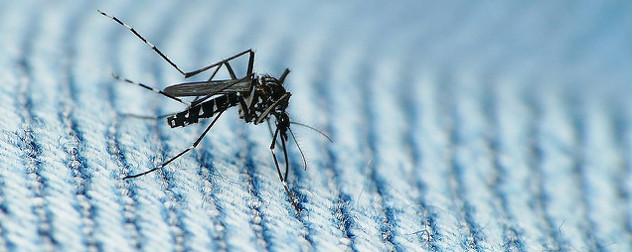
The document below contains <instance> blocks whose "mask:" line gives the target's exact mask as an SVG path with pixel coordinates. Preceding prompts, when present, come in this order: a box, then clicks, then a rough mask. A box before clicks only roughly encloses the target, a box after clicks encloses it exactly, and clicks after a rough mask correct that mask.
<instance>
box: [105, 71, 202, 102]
mask: <svg viewBox="0 0 632 252" xmlns="http://www.w3.org/2000/svg"><path fill="white" fill-rule="evenodd" d="M112 76H113V77H114V78H115V79H117V80H120V81H124V82H127V83H129V84H133V85H136V86H140V87H143V88H145V89H148V90H151V91H153V92H156V93H159V94H161V95H164V96H166V97H169V98H171V99H173V100H175V101H177V102H179V103H182V104H185V105H187V106H191V103H190V102H187V101H183V100H182V99H180V98H178V97H175V96H173V95H170V94H167V93H165V92H163V91H161V90H159V89H157V88H153V87H150V86H147V85H145V84H143V83H140V82H136V81H132V80H129V79H125V78H123V77H121V76H118V75H116V74H114V73H112Z"/></svg>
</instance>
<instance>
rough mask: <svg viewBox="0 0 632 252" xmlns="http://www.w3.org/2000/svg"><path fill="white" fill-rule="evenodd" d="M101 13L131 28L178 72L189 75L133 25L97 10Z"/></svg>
mask: <svg viewBox="0 0 632 252" xmlns="http://www.w3.org/2000/svg"><path fill="white" fill-rule="evenodd" d="M97 11H98V12H99V13H101V15H103V16H106V17H109V18H110V19H112V20H114V21H116V22H117V23H119V24H120V25H122V26H124V27H125V28H127V29H128V30H130V31H131V32H132V33H133V34H134V35H136V37H138V38H139V39H140V40H142V41H143V42H144V43H145V44H146V45H148V46H149V47H151V49H152V50H154V51H155V52H156V53H157V54H158V55H160V57H162V58H163V59H164V60H166V61H167V62H169V64H170V65H171V66H173V67H174V68H175V69H176V70H178V72H180V73H181V74H182V75H184V76H187V74H186V73H185V72H184V71H182V69H180V68H179V67H178V66H177V65H176V64H175V63H173V61H171V60H170V59H169V58H168V57H167V55H165V54H164V53H162V52H161V51H160V50H158V48H156V46H155V45H154V44H152V43H151V42H149V41H147V39H145V38H144V37H143V36H141V35H140V33H138V32H137V31H136V30H135V29H134V28H132V27H131V26H129V25H128V24H126V23H123V21H121V20H119V19H118V18H116V17H115V16H111V15H108V14H106V13H105V12H102V11H100V10H97Z"/></svg>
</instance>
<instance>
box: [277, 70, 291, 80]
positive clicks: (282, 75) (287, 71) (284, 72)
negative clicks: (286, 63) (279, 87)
mask: <svg viewBox="0 0 632 252" xmlns="http://www.w3.org/2000/svg"><path fill="white" fill-rule="evenodd" d="M289 73H290V69H289V68H286V69H285V71H283V73H282V74H281V77H279V82H281V84H283V82H284V81H285V77H287V75H288V74H289Z"/></svg>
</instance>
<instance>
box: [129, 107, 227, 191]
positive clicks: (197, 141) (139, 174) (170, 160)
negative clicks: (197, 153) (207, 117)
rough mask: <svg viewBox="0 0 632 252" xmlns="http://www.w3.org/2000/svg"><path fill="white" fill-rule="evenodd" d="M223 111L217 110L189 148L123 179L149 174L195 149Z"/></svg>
mask: <svg viewBox="0 0 632 252" xmlns="http://www.w3.org/2000/svg"><path fill="white" fill-rule="evenodd" d="M224 111H226V110H222V111H220V112H219V114H217V116H216V117H215V119H213V121H212V122H211V124H210V125H209V126H208V127H207V128H206V130H204V132H203V133H202V135H200V137H198V139H197V140H195V142H194V143H193V144H192V145H191V147H189V148H187V149H186V150H184V151H182V152H180V153H179V154H178V155H176V156H175V157H172V158H171V159H169V160H167V162H164V163H162V164H161V165H159V166H157V167H155V168H152V169H150V170H148V171H145V172H142V173H138V174H135V175H129V176H126V177H124V178H123V179H130V178H136V177H140V176H143V175H147V174H149V173H152V172H154V171H156V170H159V169H161V168H162V167H165V166H167V165H168V164H170V163H171V162H173V161H174V160H176V159H178V158H179V157H181V156H182V155H184V154H186V153H187V152H189V151H190V150H192V149H195V147H197V146H198V145H199V144H200V142H202V139H204V137H205V136H206V134H207V133H208V132H209V131H210V130H211V128H212V127H213V125H215V122H217V119H219V117H220V116H221V115H222V113H224Z"/></svg>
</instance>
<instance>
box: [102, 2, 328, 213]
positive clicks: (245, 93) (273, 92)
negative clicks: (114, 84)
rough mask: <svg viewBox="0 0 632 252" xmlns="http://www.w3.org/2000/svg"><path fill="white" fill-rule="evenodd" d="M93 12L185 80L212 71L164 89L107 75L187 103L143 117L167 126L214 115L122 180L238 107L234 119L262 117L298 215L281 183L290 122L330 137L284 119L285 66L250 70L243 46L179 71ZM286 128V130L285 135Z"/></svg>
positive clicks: (287, 95)
mask: <svg viewBox="0 0 632 252" xmlns="http://www.w3.org/2000/svg"><path fill="white" fill-rule="evenodd" d="M97 11H98V12H99V13H100V14H101V15H103V16H106V17H108V18H110V19H112V20H114V21H116V22H117V23H119V24H120V25H122V26H124V27H125V28H127V29H129V30H130V31H131V32H132V33H133V34H134V35H135V36H136V37H138V38H139V39H140V40H142V41H143V42H144V43H145V44H147V45H148V46H149V47H151V49H152V50H154V51H155V52H156V53H157V54H158V55H160V57H162V58H163V59H164V60H165V61H167V62H168V63H169V64H170V65H171V66H173V68H175V69H176V70H177V71H178V72H180V73H181V74H182V75H184V78H185V79H186V78H189V77H192V76H196V75H198V74H200V73H202V72H206V71H209V70H212V71H213V72H212V74H211V76H210V78H208V80H206V81H193V82H184V83H178V84H174V85H171V86H168V87H166V88H165V89H164V90H159V89H156V88H153V87H150V86H148V85H145V84H143V83H140V82H135V81H132V80H129V79H126V78H122V77H120V76H118V75H116V74H112V75H113V77H114V78H116V79H118V80H120V81H124V82H127V83H130V84H133V85H137V86H140V87H143V88H145V89H149V90H151V91H153V92H156V93H159V94H161V95H163V96H166V97H168V98H170V99H172V100H175V101H177V102H180V103H182V104H185V105H187V108H186V109H185V110H184V111H182V112H179V113H175V114H170V115H165V116H158V117H144V118H152V119H160V118H164V117H167V123H168V124H169V126H171V127H172V128H176V127H185V126H188V125H191V124H195V123H198V122H199V120H200V119H203V118H212V117H214V118H213V121H211V123H210V124H209V125H208V126H207V127H206V129H205V130H204V132H203V133H202V134H201V135H200V136H199V137H198V138H197V140H196V141H195V142H194V143H193V144H192V145H191V146H190V147H189V148H187V149H185V150H184V151H182V152H180V153H179V154H177V155H175V156H174V157H172V158H171V159H169V160H167V161H166V162H164V163H162V164H161V165H159V166H157V167H154V168H152V169H150V170H147V171H145V172H142V173H138V174H134V175H128V176H126V177H124V178H123V179H130V178H136V177H140V176H143V175H146V174H149V173H152V172H154V171H156V170H159V169H161V168H163V167H165V166H166V165H168V164H170V163H171V162H173V161H174V160H176V159H178V158H179V157H181V156H182V155H184V154H186V153H187V152H189V151H190V150H192V149H194V148H196V147H197V146H198V145H199V144H200V142H201V141H202V139H203V138H204V137H205V136H206V134H207V133H208V132H209V131H210V130H211V128H212V127H213V125H214V124H215V122H217V120H218V119H219V118H220V116H221V115H222V113H224V111H226V110H227V109H229V108H232V107H238V108H239V118H240V119H243V120H244V121H245V122H246V123H253V124H255V125H257V124H260V123H262V122H264V121H265V122H266V123H267V124H268V128H269V129H270V133H271V135H272V142H271V143H270V147H269V148H270V152H271V153H272V159H273V160H274V165H275V167H276V170H277V174H278V176H279V180H280V181H281V182H282V184H283V188H284V189H285V192H286V193H287V195H288V197H289V199H290V201H291V202H292V205H293V207H294V209H296V212H297V213H298V215H299V216H300V210H299V207H298V205H297V204H296V202H295V201H294V198H293V197H292V194H291V193H290V190H289V189H288V186H287V177H288V171H289V159H288V154H287V148H286V142H287V141H289V135H290V136H292V138H294V133H293V132H292V130H291V129H290V124H296V125H301V126H304V127H308V128H310V129H312V130H315V131H317V132H318V133H320V134H322V135H324V136H325V137H326V138H327V139H328V140H329V141H331V139H330V138H329V137H328V136H327V135H325V134H324V133H322V132H320V131H319V130H317V129H315V128H313V127H310V126H308V125H305V124H302V123H297V122H291V121H290V117H289V115H288V113H287V112H286V109H287V107H288V104H289V100H290V97H291V96H292V94H291V93H290V92H288V91H287V90H286V89H285V87H284V86H283V83H284V81H285V78H286V77H287V75H288V74H289V73H290V70H289V69H288V68H286V69H285V70H284V71H283V73H282V74H281V76H280V77H279V78H276V77H273V76H270V75H265V74H256V73H254V72H253V64H254V58H255V53H254V51H253V50H252V49H248V50H245V51H243V52H241V53H238V54H236V55H234V56H231V57H229V58H226V59H223V60H221V61H219V62H217V63H214V64H211V65H208V66H205V67H202V68H200V69H197V70H194V71H191V72H184V71H183V70H182V69H180V68H179V67H178V66H177V65H176V64H175V63H174V62H173V61H171V60H170V59H169V58H168V57H167V56H166V55H165V54H163V53H162V52H161V51H160V50H158V48H156V46H154V45H153V44H152V43H150V42H149V41H147V40H146V39H145V38H144V37H143V36H141V35H140V34H139V33H138V32H137V31H136V30H134V28H132V27H131V26H129V25H127V24H126V23H124V22H122V21H121V20H119V19H118V18H116V17H114V16H111V15H108V14H106V13H104V12H102V11H100V10H97ZM245 55H248V67H247V71H246V74H245V75H244V76H243V77H237V75H236V74H235V71H234V70H233V67H232V66H231V65H230V62H231V61H233V60H235V59H238V58H240V57H242V56H245ZM222 66H223V67H225V68H226V71H227V72H228V74H229V75H230V79H225V80H215V79H214V78H215V75H216V74H217V73H218V71H219V70H220V69H221V68H222ZM180 97H195V98H194V99H193V101H191V102H189V101H185V100H183V99H180ZM272 117H274V125H275V130H274V133H273V132H272V126H271V124H270V120H271V118H272ZM288 132H289V133H290V134H289V135H288ZM277 138H278V139H280V142H281V150H282V151H283V158H284V160H285V172H284V174H282V173H281V168H280V166H279V160H278V159H277V156H276V154H275V149H276V146H277ZM295 142H296V141H295ZM297 147H298V149H299V152H300V153H301V156H302V158H303V163H304V165H305V168H306V167H307V162H306V161H305V155H304V154H303V151H302V150H301V149H300V146H298V144H297Z"/></svg>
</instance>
